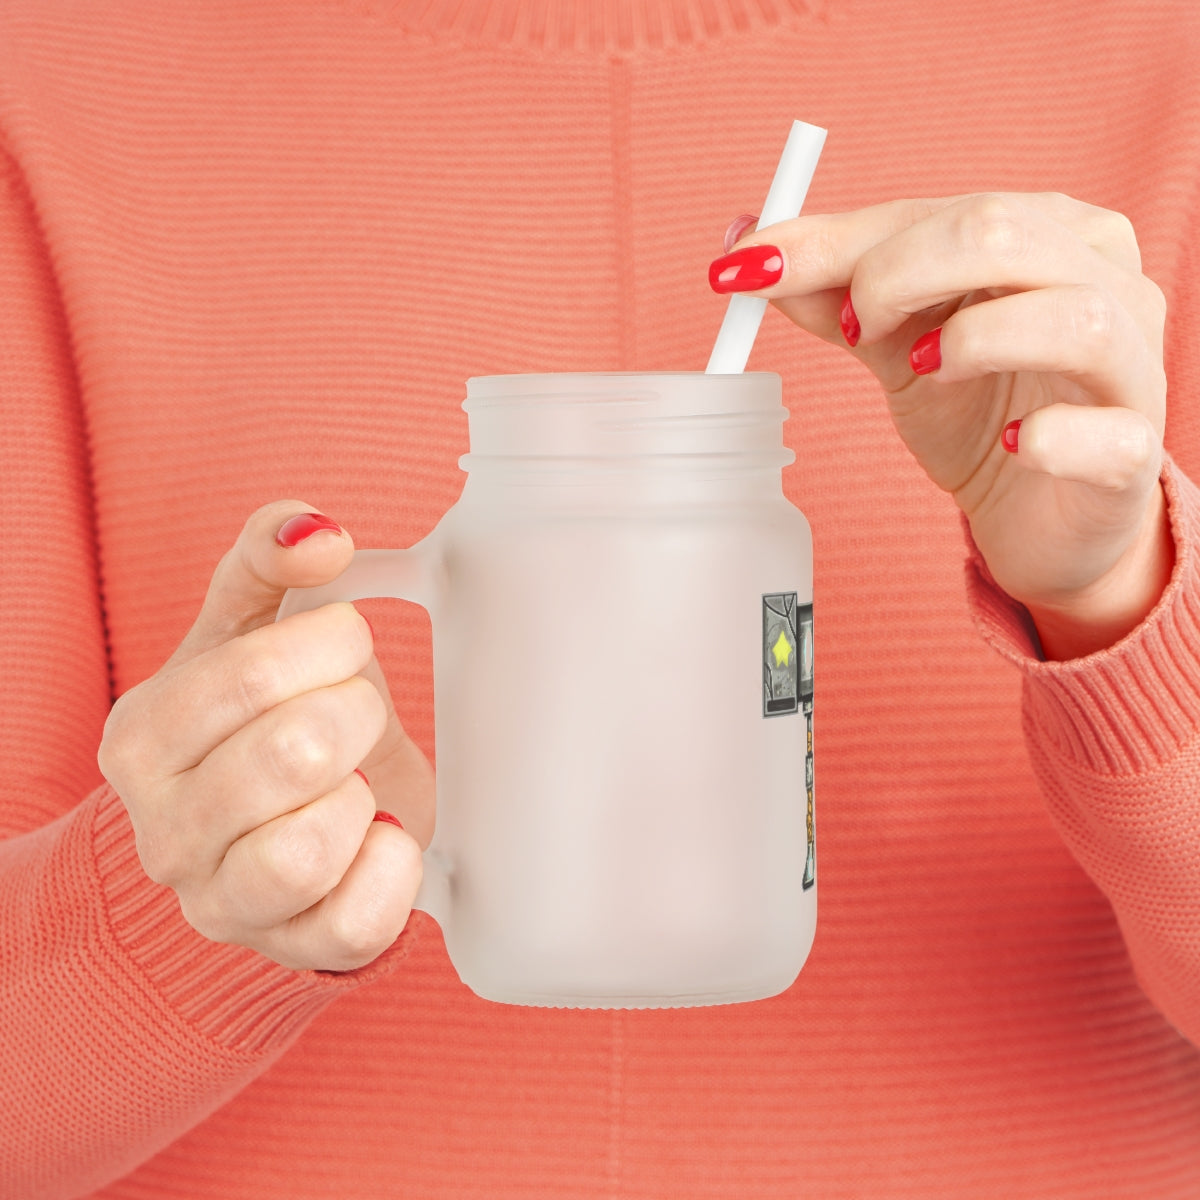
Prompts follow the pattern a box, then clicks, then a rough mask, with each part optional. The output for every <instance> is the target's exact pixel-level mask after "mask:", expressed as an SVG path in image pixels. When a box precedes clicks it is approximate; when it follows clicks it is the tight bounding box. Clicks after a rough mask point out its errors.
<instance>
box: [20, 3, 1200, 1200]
mask: <svg viewBox="0 0 1200 1200" xmlns="http://www.w3.org/2000/svg"><path fill="white" fill-rule="evenodd" d="M941 10H942V6H939V5H929V4H920V3H916V2H915V0H910V2H903V0H838V2H837V3H834V2H833V0H641V2H640V3H634V2H633V0H607V2H600V0H575V2H572V0H529V2H519V0H492V2H491V3H482V2H481V3H466V4H460V3H451V2H449V0H293V2H292V3H286V4H285V3H282V2H281V0H255V2H252V3H245V2H241V0H207V2H206V3H204V4H199V5H195V4H162V3H159V2H158V0H104V2H103V3H102V2H101V0H71V2H68V0H0V414H2V429H0V687H2V688H3V704H2V705H0V826H2V828H3V834H4V840H3V841H0V937H2V950H0V1196H2V1197H4V1198H5V1200H43V1198H49V1197H59V1198H61V1197H75V1196H92V1195H95V1196H98V1197H104V1198H105V1200H116V1198H118V1197H120V1198H122V1200H133V1198H138V1200H151V1198H153V1200H172V1198H182V1197H188V1198H194V1197H214V1198H220V1200H264V1198H276V1197H278V1198H283V1197H286V1198H287V1200H304V1198H310V1197H356V1198H377V1197H378V1198H383V1197H402V1196H403V1197H422V1198H424V1197H430V1198H440V1197H478V1198H479V1200H485V1198H486V1200H516V1198H518V1197H519V1198H521V1200H532V1198H544V1200H583V1198H585V1197H586V1198H588V1200H593V1198H594V1200H599V1198H601V1197H606V1198H607V1197H621V1198H626V1200H634V1198H637V1200H672V1198H675V1197H680V1198H687V1200H697V1198H703V1197H714V1198H715V1197H721V1198H724V1197H738V1198H741V1197H748V1198H753V1200H772V1198H780V1200H782V1198H787V1200H796V1198H806V1197H814V1198H815V1197H820V1198H822V1200H833V1198H838V1197H866V1198H872V1200H874V1198H883V1200H908V1198H911V1200H917V1198H920V1200H935V1198H937V1200H950V1198H954V1200H963V1198H968V1200H970V1198H974V1197H1005V1198H1006V1200H1013V1198H1020V1197H1034V1198H1039V1200H1045V1198H1052V1200H1072V1198H1079V1200H1082V1198H1096V1197H1104V1198H1106V1200H1111V1198H1114V1197H1130V1198H1132V1197H1136V1198H1137V1200H1148V1198H1149V1200H1173V1198H1178V1200H1183V1198H1185V1197H1186V1198H1188V1200H1195V1197H1196V1196H1197V1195H1200V1052H1198V1051H1197V1042H1198V1041H1200V737H1198V724H1200V572H1198V567H1197V537H1198V535H1200V498H1198V496H1197V493H1196V491H1195V490H1194V488H1193V486H1192V485H1191V483H1189V482H1188V476H1189V474H1191V475H1193V476H1195V475H1196V473H1197V471H1198V470H1200V337H1198V336H1197V324H1196V313H1197V311H1198V310H1200V291H1198V289H1197V285H1196V278H1197V273H1198V268H1200V258H1198V256H1197V251H1196V246H1197V244H1198V241H1200V72H1198V71H1197V70H1196V63H1197V60H1198V57H1200V6H1196V5H1194V4H1192V3H1190V0H1177V2H1175V3H1171V2H1169V0H1157V2H1143V3H1132V2H1131V3H1128V4H1120V3H1110V2H1108V0H1091V2H1090V3H1088V4H1061V3H1046V2H1045V0H993V2H992V3H989V4H987V5H978V6H976V5H969V6H966V9H964V7H963V6H961V5H959V6H955V7H953V8H946V9H945V11H944V12H943V11H941ZM796 117H800V118H803V119H805V120H809V121H812V122H815V123H818V124H821V125H824V126H826V127H827V128H828V129H829V131H830V132H829V140H828V143H827V146H826V150H825V154H824V157H823V161H822V163H821V166H820V168H819V170H818V173H817V177H816V180H815V182H814V185H813V189H812V191H811V193H810V197H809V204H808V207H809V209H810V210H811V211H814V212H816V211H833V210H843V209H850V208H855V207H859V206H861V205H864V204H869V203H874V202H878V201H882V200H885V199H889V198H894V197H897V196H909V195H914V196H915V195H942V194H953V193H960V192H968V191H976V190H980V189H1014V190H1056V191H1063V192H1067V193H1070V194H1072V195H1075V196H1078V197H1080V198H1082V199H1085V200H1088V201H1091V202H1093V203H1096V204H1100V205H1104V206H1106V207H1110V208H1114V209H1118V210H1121V211H1123V212H1125V213H1126V214H1128V215H1129V216H1130V217H1131V219H1132V220H1133V222H1134V225H1135V228H1136V229H1137V231H1138V234H1139V237H1140V242H1141V246H1142V250H1143V254H1144V259H1145V266H1146V271H1147V273H1148V274H1149V275H1150V276H1151V277H1152V278H1154V279H1155V280H1156V281H1157V282H1158V283H1159V284H1160V285H1161V286H1162V287H1163V289H1164V290H1165V292H1166V294H1167V298H1168V301H1169V304H1170V312H1171V316H1170V319H1169V324H1168V331H1167V339H1168V345H1167V368H1168V371H1169V374H1170V383H1171V410H1170V416H1169V421H1168V435H1167V441H1168V447H1169V449H1170V451H1171V459H1170V461H1169V462H1168V464H1167V467H1166V469H1165V471H1164V480H1165V486H1166V488H1167V494H1168V499H1169V504H1170V515H1171V521H1172V526H1173V529H1174V535H1175V539H1176V547H1177V565H1176V569H1175V574H1174V577H1173V579H1172V582H1171V584H1170V586H1169V588H1168V590H1167V592H1166V594H1165V595H1164V597H1163V600H1162V602H1161V604H1160V605H1159V606H1158V607H1157V609H1156V610H1155V611H1154V613H1153V614H1151V616H1150V617H1149V618H1148V620H1147V621H1146V623H1145V624H1144V625H1143V626H1142V627H1140V628H1139V629H1137V630H1136V631H1135V632H1134V633H1132V634H1131V635H1130V636H1129V637H1128V638H1126V639H1125V640H1124V641H1122V642H1121V643H1120V644H1119V645H1117V646H1116V647H1114V648H1112V649H1111V650H1109V651H1105V652H1103V653H1100V654H1097V655H1094V656H1092V657H1090V658H1087V659H1083V660H1078V661H1072V662H1066V663H1044V662H1040V661H1038V658H1037V653H1036V650H1035V648H1034V645H1033V643H1032V640H1031V637H1030V633H1029V629H1028V623H1027V621H1026V620H1025V619H1023V615H1022V610H1020V609H1019V608H1018V607H1017V606H1016V605H1014V604H1013V603H1012V602H1011V601H1009V600H1008V599H1007V598H1006V597H1005V596H1004V595H1003V594H1001V593H1000V592H999V591H997V590H996V589H995V587H994V585H993V584H992V583H991V582H990V580H989V578H988V576H987V574H986V571H985V570H984V569H983V568H982V566H981V564H980V563H979V562H978V561H976V560H973V559H972V557H971V553H970V548H969V546H967V545H965V544H964V537H963V531H962V527H961V524H960V520H959V517H958V514H957V511H956V509H955V508H954V506H953V504H952V502H951V500H950V499H949V498H948V497H947V496H946V495H944V494H943V493H941V492H939V491H938V490H937V489H936V488H935V487H933V485H931V484H930V483H929V482H928V480H927V479H926V478H925V476H924V475H923V474H922V472H921V471H920V469H919V468H918V467H917V466H915V465H914V463H913V462H912V460H911V459H910V457H909V456H908V454H907V452H906V450H905V449H904V447H903V446H902V444H901V443H900V441H899V439H898V438H897V436H896V435H895V433H894V431H893V429H892V426H891V423H890V421H889V418H888V414H887V411H886V408H885V405H884V403H883V402H882V399H881V396H880V393H879V391H878V389H877V387H876V385H875V383H874V381H873V380H872V378H871V377H870V376H869V375H868V374H867V373H866V372H865V371H864V370H863V369H862V368H861V367H860V366H859V365H858V364H857V363H856V362H855V361H854V360H853V359H852V358H851V357H850V356H849V355H848V354H846V353H845V352H844V351H842V350H840V349H839V348H837V347H833V346H826V345H824V344H820V343H818V342H816V341H815V340H814V339H812V338H810V337H808V336H806V335H805V334H803V333H802V332H800V331H799V330H797V329H796V328H795V327H794V326H792V325H791V324H790V323H789V322H787V321H786V319H784V318H783V317H782V316H781V315H780V314H778V313H776V312H774V311H771V312H768V314H767V318H766V320H765V322H764V327H763V330H762V333H761V335H760V337H759V340H758V343H757V346H756V348H755V352H754V355H753V357H752V359H751V366H752V367H754V368H756V369H762V370H774V371H778V372H779V373H780V374H781V375H782V376H783V378H784V387H785V395H786V396H787V398H788V401H789V404H790V406H791V408H792V412H793V419H792V420H791V422H789V424H788V425H787V427H786V431H787V432H786V437H787V438H788V440H789V442H790V444H791V445H792V446H793V447H794V448H795V449H796V451H797V455H798V459H797V462H796V464H795V466H794V467H790V468H788V469H787V470H786V471H785V476H784V478H785V489H786V491H787V493H788V495H789V496H790V497H791V499H793V500H794V501H795V502H796V503H797V504H798V505H799V506H800V507H801V508H802V509H803V510H804V512H805V513H806V514H807V516H808V517H809V519H810V521H811V523H812V525H813V528H814V534H815V539H816V594H817V598H816V611H817V623H816V628H817V651H816V661H817V683H816V692H817V700H816V712H815V727H816V731H817V732H816V763H817V766H816V776H817V813H818V818H817V823H818V862H819V868H818V876H819V886H820V892H821V913H820V918H819V926H818V932H817V941H816V945H815V947H814V950H813V953H812V956H811V958H810V960H809V963H808V965H807V966H806V968H805V970H804V971H803V973H802V974H801V976H800V978H799V980H798V981H797V982H796V983H795V985H794V986H793V987H791V988H790V989H789V990H788V991H787V992H785V993H784V994H782V995H780V996H778V997H776V998H773V999H770V1000H766V1001H761V1002H758V1003H752V1004H742V1005H731V1006H718V1007H713V1008H702V1009H693V1010H666V1011H626V1012H603V1011H560V1010H549V1009H537V1008H521V1007H512V1006H504V1005H498V1004H491V1003H488V1002H485V1001H482V1000H480V999H478V998H477V997H475V996H474V995H473V994H472V993H471V992H470V991H469V990H468V989H467V988H466V987H464V986H463V985H462V984H461V983H460V982H459V980H458V978H457V976H456V974H455V972H454V970H453V968H452V967H451V965H450V963H449V962H448V960H447V957H446V954H445V949H444V945H443V942H442V939H441V935H440V932H439V929H438V926H437V925H436V924H435V923H433V922H432V921H430V920H428V919H426V918H424V917H422V916H415V917H414V918H413V920H412V921H411V922H410V924H409V927H408V929H407V930H406V932H405V933H404V935H402V937H401V938H400V940H399V941H398V942H397V943H396V945H395V946H394V947H393V948H392V949H391V950H390V951H388V952H387V953H386V954H384V955H383V956H382V958H381V959H380V960H378V961H377V962H376V963H374V964H372V965H371V966H369V967H367V968H365V969H363V970H361V971H359V972H355V973H351V974H347V975H319V974H313V973H304V972H292V971H289V970H286V969H284V968H282V967H279V966H277V965H275V964H274V963H271V962H269V961H267V960H265V959H263V958H261V957H259V956H257V955H256V954H254V953H251V952H249V951H245V950H241V949H238V948H233V947H228V946H219V945H214V944H212V943H209V942H207V941H206V940H204V939H203V938H201V937H200V936H199V935H197V934H196V933H194V932H193V931H192V930H191V928H190V927H189V926H188V925H187V924H185V922H184V921H183V920H182V918H181V917H180V915H179V912H178V909H177V906H176V904H175V900H174V896H173V894H172V893H171V892H169V891H167V890H166V889H164V888H161V887H158V886H156V885H154V884H152V883H151V882H149V881H148V880H147V878H146V877H145V876H144V875H143V873H142V871H141V869H140V866H139V863H138V859H137V855H136V852H135V848H134V843H133V838H132V835H131V832H130V826H129V823H128V820H127V818H126V815H125V811H124V808H123V806H122V804H121V802H120V800H119V799H118V798H117V797H116V796H115V795H114V794H113V792H112V790H111V789H110V788H109V787H107V786H106V785H105V784H104V783H103V780H102V779H101V777H100V775H99V773H98V770H97V767H96V749H97V745H98V743H99V741H100V736H101V729H102V726H103V723H104V720H105V715H106V713H107V711H108V709H109V706H110V704H111V702H112V699H113V697H114V696H116V695H119V694H120V693H122V692H123V691H125V690H126V689H128V688H129V687H131V686H132V685H134V684H136V683H137V682H139V681H140V680H142V679H144V678H145V677H147V676H148V675H150V674H152V673H154V672H155V671H156V670H157V669H158V668H159V667H160V666H161V664H162V663H163V662H164V660H165V659H166V658H167V657H168V656H169V654H170V653H171V651H172V650H173V648H174V647H175V645H176V644H177V643H178V641H179V640H180V638H181V637H182V635H183V634H184V632H185V631H186V630H187V628H188V626H189V625H190V623H191V622H192V620H193V618H194V616H195V614H196V612H197V610H198V608H199V604H200V601H201V598H202V596H203V594H204V591H205V588H206V584H207V581H208V579H209V576H210V574H211V572H212V569H213V567H214V565H215V564H216V562H217V560H218V558H219V557H220V556H221V554H222V553H223V552H224V551H225V549H226V548H227V547H228V546H229V545H230V544H231V543H232V542H233V540H234V538H235V537H236V535H237V533H238V531H239V529H240V528H241V525H242V523H243V522H244V520H245V518H246V517H247V516H248V515H249V514H250V512H252V511H253V510H254V509H255V508H257V507H258V506H259V505H261V504H263V503H266V502H267V501H269V500H272V499H277V498H282V497H295V498H301V499H303V500H304V501H305V502H306V503H308V504H311V505H312V506H313V507H315V508H319V509H320V510H322V511H324V512H326V513H329V514H330V515H332V516H333V517H335V518H336V519H338V520H339V521H341V522H342V523H344V524H345V525H346V526H347V527H348V528H349V529H350V531H351V532H352V534H353V536H354V538H355V540H356V542H357V544H358V545H359V546H402V545H407V544H410V543H412V542H413V541H415V540H417V539H419V538H420V537H421V536H422V535H424V534H425V533H426V532H428V531H429V529H431V528H432V526H433V525H434V524H435V523H436V521H437V519H438V517H439V516H440V515H441V514H442V513H443V511H444V510H445V509H446V508H447V507H448V506H449V505H450V504H452V503H453V501H454V500H455V498H456V497H457V494H458V491H459V489H460V487H461V482H462V478H463V477H462V475H461V473H460V472H459V470H458V468H457V459H458V456H459V455H460V454H461V453H463V452H464V450H465V449H466V422H465V417H464V415H463V413H462V411H461V408H460V403H461V400H462V397H463V395H464V380H465V379H466V378H467V377H468V376H470V375H476V374H489V373H501V372H516V371H550V370H563V369H637V370H653V369H702V368H703V365H704V362H705V360H706V357H707V353H708V350H709V348H710V346H711V344H712V339H713V337H714V335H715V332H716V329H717V326H718V325H719V323H720V318H721V314H722V312H723V308H724V301H723V300H721V299H719V298H717V297H715V296H714V295H713V294H712V293H711V292H710V291H709V289H708V287H707V284H706V277H705V273H706V268H707V265H708V262H709V261H710V260H711V259H712V258H713V257H715V256H716V255H717V254H718V253H720V239H721V234H722V231H723V230H724V228H725V226H726V224H727V223H728V221H729V220H730V219H731V218H732V217H733V216H734V215H736V214H737V213H739V212H744V211H747V210H749V211H755V205H757V204H758V203H759V202H760V201H761V198H762V196H763V195H764V193H765V190H766V187H767V184H768V182H769V180H770V176H771V171H772V169H773V166H774V163H775V160H776V158H777V156H778V153H779V150H780V148H781V146H782V142H783V138H784V135H785V134H786V132H787V128H788V125H789V122H790V121H791V120H792V119H793V118H796ZM964 562H965V563H966V572H965V585H964ZM364 611H367V612H368V614H369V615H370V616H371V617H372V619H373V621H374V624H375V626H376V628H377V630H378V635H379V636H378V653H379V658H380V660H381V662H382V664H383V667H384V669H385V671H386V673H387V675H388V677H389V680H390V683H391V686H392V689H393V692H394V695H395V698H396V702H397V706H398V709H399V711H400V715H401V718H402V720H404V722H405V723H406V725H407V727H408V728H409V730H410V731H411V732H412V733H413V735H414V736H415V738H416V739H417V741H418V742H419V743H420V744H421V745H422V746H423V747H424V749H425V750H426V752H427V753H428V754H430V755H431V756H432V755H433V751H434V744H433V728H432V715H431V714H432V707H431V700H430V692H431V681H430V663H429V659H430V649H429V630H428V621H427V619H426V617H425V615H424V613H423V612H421V611H420V610H418V609H416V608H415V607H413V606H407V605H401V604H392V605H388V604H385V603H379V604H378V608H377V610H376V608H373V607H372V606H371V605H364ZM981 632H982V636H981ZM989 643H990V644H989Z"/></svg>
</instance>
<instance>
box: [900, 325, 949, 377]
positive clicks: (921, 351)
mask: <svg viewBox="0 0 1200 1200" xmlns="http://www.w3.org/2000/svg"><path fill="white" fill-rule="evenodd" d="M908 361H909V363H910V364H911V365H912V369H913V371H914V372H916V374H918V375H932V374H933V372H934V371H936V370H937V369H938V367H940V366H941V365H942V327H941V326H940V325H939V326H938V327H937V328H936V329H931V330H930V331H929V332H928V333H925V334H922V335H921V336H920V337H919V338H917V340H916V341H915V342H913V346H912V349H911V350H910V351H909V352H908Z"/></svg>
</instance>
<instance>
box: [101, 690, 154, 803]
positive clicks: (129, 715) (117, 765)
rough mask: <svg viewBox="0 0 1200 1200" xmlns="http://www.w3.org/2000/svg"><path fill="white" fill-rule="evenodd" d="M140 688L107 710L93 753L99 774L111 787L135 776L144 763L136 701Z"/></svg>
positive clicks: (124, 696) (139, 718) (130, 691)
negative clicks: (95, 749) (116, 782)
mask: <svg viewBox="0 0 1200 1200" xmlns="http://www.w3.org/2000/svg"><path fill="white" fill-rule="evenodd" d="M140 689H141V685H140V684H139V685H138V687H135V688H131V689H130V690H129V691H128V692H126V693H125V694H124V695H123V696H121V697H120V698H119V699H118V700H117V701H116V702H115V703H114V704H113V706H112V708H111V709H110V710H109V713H108V717H107V719H106V720H105V722H104V731H103V733H102V735H101V738H100V745H99V748H98V749H97V752H96V762H97V765H98V766H99V767H100V773H101V774H102V775H103V776H104V778H105V779H107V780H108V781H109V782H110V783H113V782H114V781H115V779H118V778H123V777H127V776H130V775H134V774H137V773H138V771H139V768H140V767H141V765H142V764H143V762H144V757H145V755H144V749H143V739H142V731H143V723H142V720H141V716H140V712H139V704H138V700H139V698H140Z"/></svg>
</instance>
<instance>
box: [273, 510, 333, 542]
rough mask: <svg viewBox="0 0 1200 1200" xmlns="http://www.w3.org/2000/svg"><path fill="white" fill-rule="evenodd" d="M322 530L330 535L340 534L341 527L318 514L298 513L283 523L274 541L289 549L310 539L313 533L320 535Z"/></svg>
mask: <svg viewBox="0 0 1200 1200" xmlns="http://www.w3.org/2000/svg"><path fill="white" fill-rule="evenodd" d="M323 529H327V530H329V531H330V532H331V533H341V532H342V527H341V526H340V525H339V524H338V523H337V522H336V521H331V520H330V519H329V518H328V517H323V516H322V515H321V514H320V513H300V514H299V515H298V516H295V517H289V518H288V519H287V520H286V521H284V523H283V524H282V525H281V526H280V527H279V532H278V533H277V534H276V535H275V540H276V541H277V542H278V543H279V544H280V545H281V546H286V547H288V548H289V549H290V548H291V547H292V546H296V545H299V543H300V542H302V541H304V539H305V538H307V537H312V535H313V534H314V533H320V532H321V531H322V530H323Z"/></svg>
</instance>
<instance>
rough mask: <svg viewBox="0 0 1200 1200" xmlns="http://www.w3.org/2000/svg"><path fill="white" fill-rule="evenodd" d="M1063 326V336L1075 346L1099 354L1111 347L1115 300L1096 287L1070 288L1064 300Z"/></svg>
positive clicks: (1116, 323) (1114, 319)
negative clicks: (1066, 298) (1080, 346)
mask: <svg viewBox="0 0 1200 1200" xmlns="http://www.w3.org/2000/svg"><path fill="white" fill-rule="evenodd" d="M1063 323H1064V325H1065V326H1066V329H1065V332H1066V335H1067V336H1068V337H1069V338H1070V339H1071V340H1072V341H1073V342H1074V343H1076V344H1077V345H1082V346H1083V347H1084V348H1085V349H1087V350H1088V351H1090V352H1096V351H1099V350H1101V349H1103V348H1105V347H1107V346H1108V345H1110V343H1111V341H1112V337H1113V334H1114V333H1115V332H1116V329H1117V325H1118V313H1117V305H1116V301H1115V300H1114V299H1113V297H1112V296H1111V295H1109V294H1108V293H1107V292H1104V291H1101V290H1100V289H1099V288H1092V287H1077V288H1073V289H1072V290H1071V293H1070V296H1069V299H1068V300H1067V301H1066V306H1065V313H1064V322H1063Z"/></svg>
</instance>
